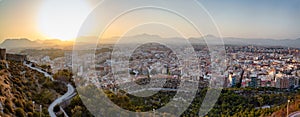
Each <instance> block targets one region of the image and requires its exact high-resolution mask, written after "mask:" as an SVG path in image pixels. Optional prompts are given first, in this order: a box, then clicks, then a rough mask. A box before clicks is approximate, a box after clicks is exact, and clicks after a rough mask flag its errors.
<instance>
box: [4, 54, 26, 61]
mask: <svg viewBox="0 0 300 117" xmlns="http://www.w3.org/2000/svg"><path fill="white" fill-rule="evenodd" d="M6 60H11V61H17V62H23V61H27V55H20V54H6Z"/></svg>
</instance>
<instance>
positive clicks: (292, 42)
mask: <svg viewBox="0 0 300 117" xmlns="http://www.w3.org/2000/svg"><path fill="white" fill-rule="evenodd" d="M145 38H148V39H156V40H157V39H164V40H167V41H169V42H170V44H171V43H177V42H176V41H175V42H174V40H175V39H180V37H172V38H163V37H160V36H159V35H150V34H141V35H135V36H129V37H123V38H122V39H126V42H128V43H130V42H133V41H134V40H135V39H145ZM118 39H120V38H119V37H113V38H108V39H103V40H101V41H100V42H105V43H103V44H114V43H115V42H116V41H118ZM181 39H183V38H181ZM79 40H80V41H79V42H77V44H78V45H88V44H92V45H94V44H95V43H96V42H92V41H95V40H96V41H97V37H92V36H90V37H89V36H85V37H80V38H79ZM188 40H189V41H190V43H192V44H206V41H205V40H218V41H219V40H220V37H216V36H214V35H206V36H203V37H193V38H189V39H188ZM210 42H211V43H213V44H220V43H223V42H224V44H225V45H259V46H283V47H293V48H300V46H299V45H300V38H298V39H281V40H278V39H259V38H256V39H251V38H236V37H224V38H223V42H216V41H215V42H214V41H210ZM73 44H74V42H72V41H61V40H58V39H50V40H36V41H31V40H29V39H26V38H21V39H6V40H5V41H3V43H2V44H0V47H2V48H8V49H14V48H63V47H68V48H72V47H73ZM99 44H100V43H99ZM83 47H84V46H83Z"/></svg>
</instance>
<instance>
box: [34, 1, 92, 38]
mask: <svg viewBox="0 0 300 117" xmlns="http://www.w3.org/2000/svg"><path fill="white" fill-rule="evenodd" d="M60 2H63V3H59V4H58V3H57V1H53V0H46V1H44V2H43V3H42V5H41V7H40V9H39V13H38V17H37V23H38V29H39V30H40V32H41V33H42V34H43V35H44V36H45V37H47V38H57V39H61V40H73V39H74V38H76V36H77V32H78V30H79V28H80V26H81V24H82V23H83V21H84V20H85V18H86V17H87V15H88V14H89V10H90V8H89V6H88V4H87V3H86V1H83V0H72V1H71V0H64V1H60ZM66 5H67V6H66Z"/></svg>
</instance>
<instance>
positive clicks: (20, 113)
mask: <svg viewBox="0 0 300 117" xmlns="http://www.w3.org/2000/svg"><path fill="white" fill-rule="evenodd" d="M16 116H17V117H26V113H25V111H24V110H23V109H22V108H17V109H16Z"/></svg>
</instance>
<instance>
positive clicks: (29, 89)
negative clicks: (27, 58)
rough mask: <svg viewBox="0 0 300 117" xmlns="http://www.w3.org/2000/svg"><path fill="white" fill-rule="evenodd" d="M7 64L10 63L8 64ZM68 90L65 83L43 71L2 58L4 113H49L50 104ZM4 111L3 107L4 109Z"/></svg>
mask: <svg viewBox="0 0 300 117" xmlns="http://www.w3.org/2000/svg"><path fill="white" fill-rule="evenodd" d="M6 63H7V65H6ZM66 91H67V88H66V87H65V85H64V84H62V83H58V82H53V81H51V80H50V79H49V78H47V77H45V76H44V75H43V74H41V73H39V72H37V71H34V70H31V69H30V68H28V67H26V66H24V65H22V63H19V62H13V61H0V103H1V104H2V106H3V107H4V109H3V113H0V116H2V117H6V116H13V115H16V116H18V117H23V116H26V114H27V115H28V116H34V117H35V116H39V111H40V110H39V106H40V105H42V114H43V115H48V111H47V107H48V106H49V105H50V104H51V102H52V101H54V100H55V99H56V98H57V97H58V96H60V95H62V94H63V93H65V92H66ZM0 111H1V110H0Z"/></svg>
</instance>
